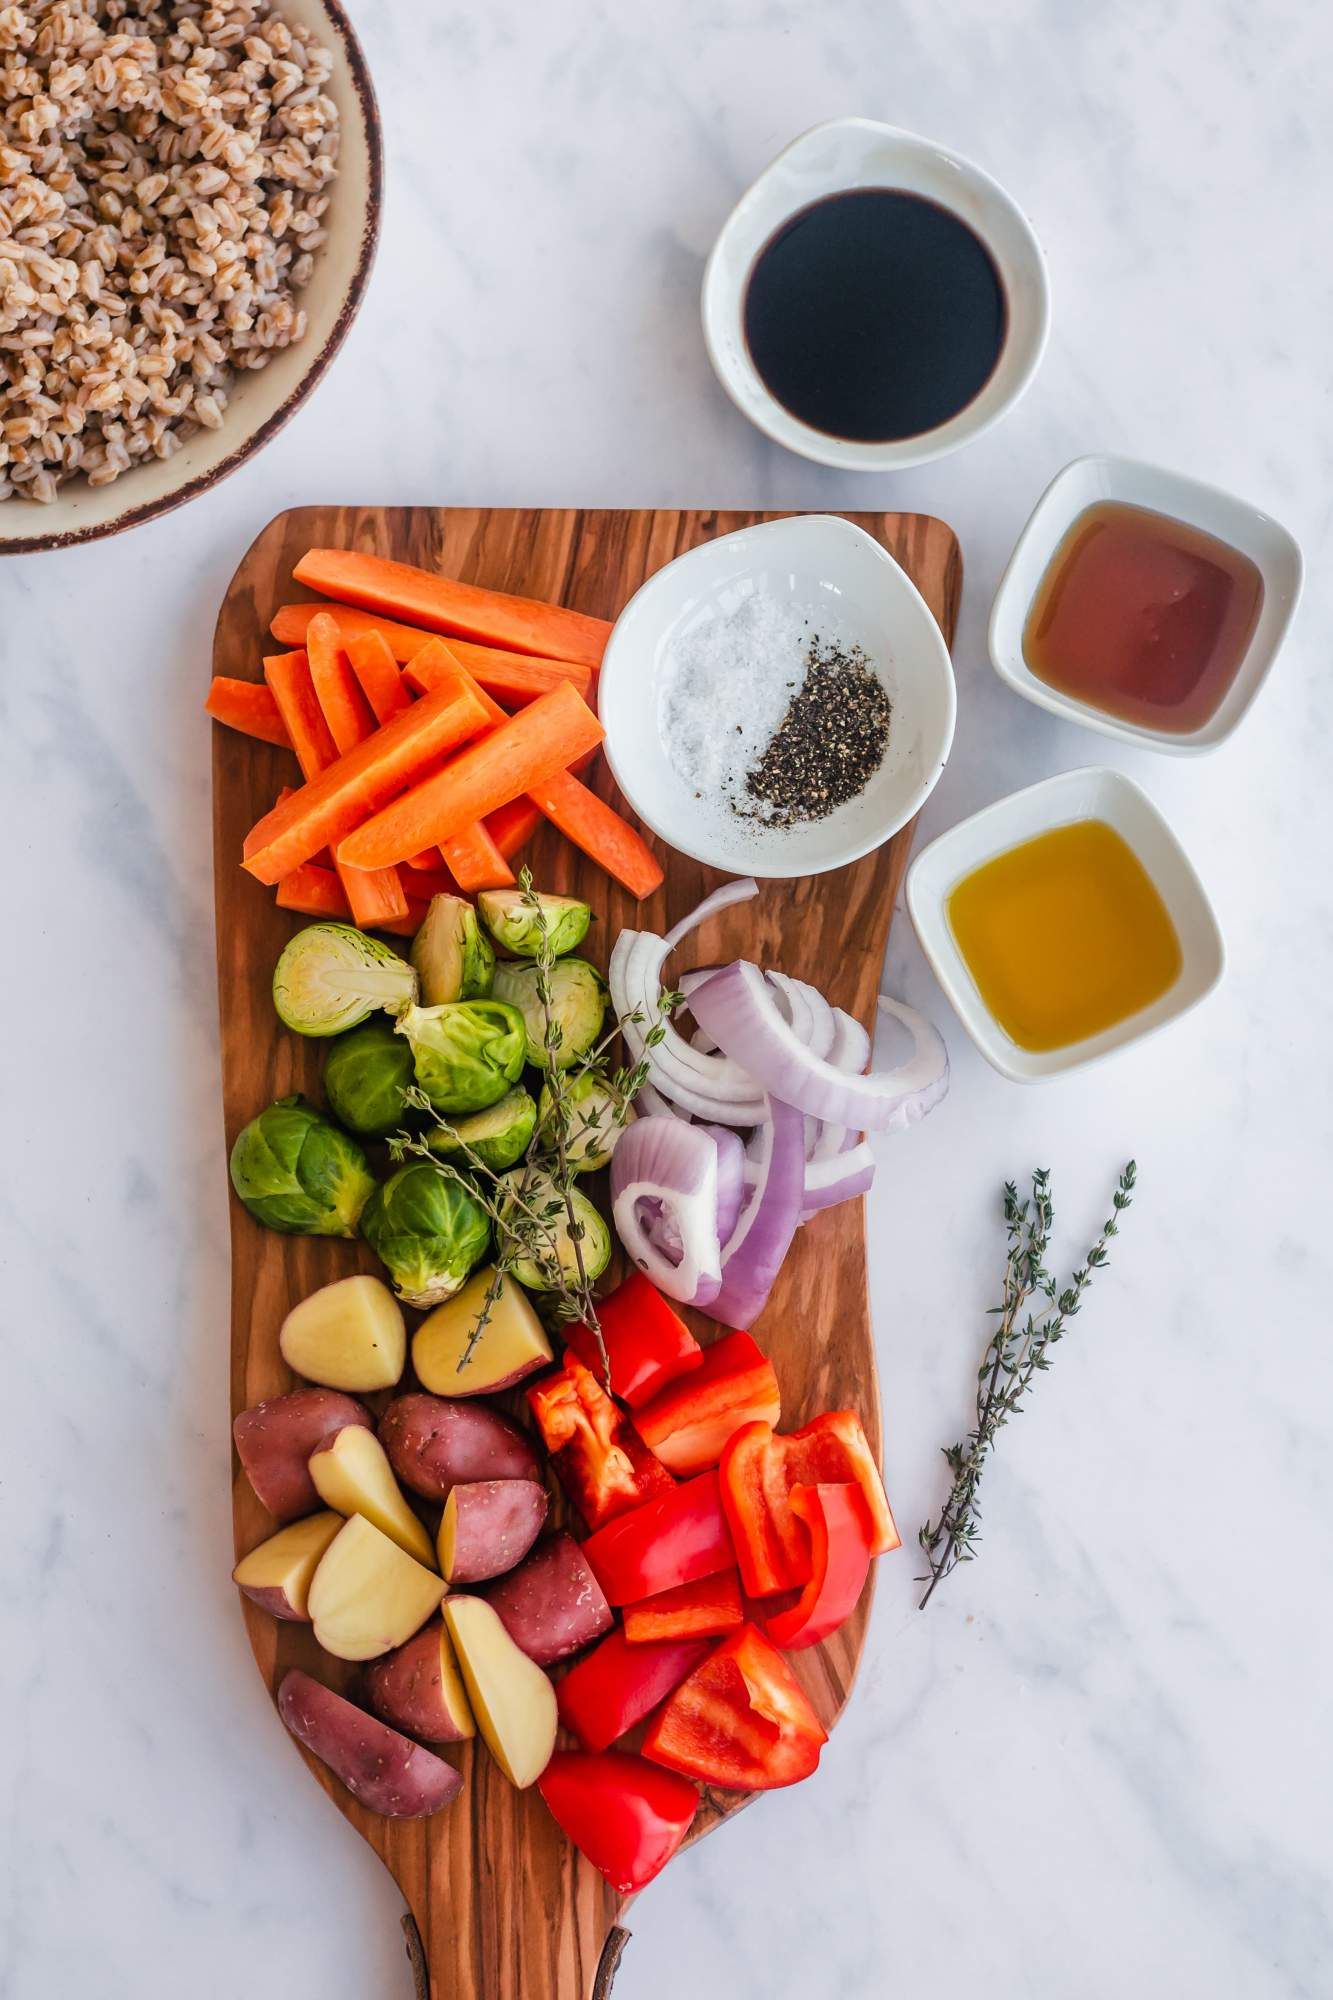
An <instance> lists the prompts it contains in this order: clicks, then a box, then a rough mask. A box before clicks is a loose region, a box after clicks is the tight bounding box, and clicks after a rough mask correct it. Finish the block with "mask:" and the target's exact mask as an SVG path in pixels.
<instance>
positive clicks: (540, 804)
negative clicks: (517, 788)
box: [528, 771, 662, 902]
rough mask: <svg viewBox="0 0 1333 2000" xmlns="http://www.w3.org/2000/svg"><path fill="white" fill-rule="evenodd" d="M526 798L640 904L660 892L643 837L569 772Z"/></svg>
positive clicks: (551, 778)
mask: <svg viewBox="0 0 1333 2000" xmlns="http://www.w3.org/2000/svg"><path fill="white" fill-rule="evenodd" d="M528 797H529V798H530V799H531V800H532V803H533V804H534V805H535V806H536V807H537V809H538V811H539V812H541V813H544V814H545V816H546V818H547V819H549V820H550V822H551V824H552V826H557V827H559V829H560V831H561V833H563V834H564V836H565V839H566V840H572V841H573V843H574V845H575V847H581V848H582V849H583V852H584V853H585V854H586V855H588V856H589V857H590V859H591V860H593V861H595V862H596V863H597V864H598V866H599V867H601V868H605V870H606V872H607V874H608V875H613V876H614V877H615V879H616V881H617V882H620V883H622V884H623V885H624V887H625V888H626V889H628V890H629V892H630V894H631V896H636V897H637V898H638V900H639V901H640V902H642V901H643V899H644V897H645V896H651V895H652V894H653V893H654V891H655V890H657V889H660V888H661V886H662V868H661V864H660V862H659V861H658V859H657V856H656V855H655V854H654V853H653V851H652V849H651V847H649V845H648V843H647V841H646V840H645V839H644V838H643V836H642V834H640V833H638V832H636V830H635V829H634V828H633V827H632V826H631V825H630V823H629V821H628V820H625V819H622V818H621V817H620V814H619V813H618V812H616V811H615V809H614V807H612V806H609V805H607V803H606V801H605V800H604V799H599V798H598V796H597V794H596V792H590V791H589V790H588V787H587V786H586V785H583V784H580V783H579V781H578V779H577V778H575V777H572V776H571V775H570V773H569V772H568V771H555V772H553V773H552V774H551V775H550V776H549V777H547V778H544V779H541V780H539V781H538V783H536V784H535V785H531V786H529V788H528Z"/></svg>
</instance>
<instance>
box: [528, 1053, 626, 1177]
mask: <svg viewBox="0 0 1333 2000" xmlns="http://www.w3.org/2000/svg"><path fill="white" fill-rule="evenodd" d="M564 1095H565V1105H566V1107H567V1109H566V1117H565V1160H566V1162H567V1164H568V1165H569V1166H571V1167H572V1168H573V1170H574V1172H575V1173H576V1174H591V1173H595V1172H596V1171H597V1169H598V1167H604V1166H605V1165H606V1163H607V1161H608V1160H609V1159H610V1157H611V1155H612V1153H614V1152H615V1150H616V1146H617V1145H618V1143H619V1141H620V1135H621V1133H622V1132H623V1131H624V1129H625V1126H626V1124H627V1123H628V1122H629V1120H630V1119H631V1118H632V1117H633V1116H634V1113H633V1111H632V1110H631V1109H630V1108H629V1106H628V1105H627V1104H626V1103H625V1101H624V1099H623V1098H622V1097H621V1096H620V1094H619V1092H618V1091H615V1090H612V1088H611V1086H610V1084H609V1083H608V1082H607V1081H606V1079H605V1078H604V1077H600V1076H594V1075H593V1073H592V1071H591V1070H586V1071H585V1072H584V1074H583V1075H582V1076H576V1077H575V1079H574V1081H573V1082H572V1083H571V1084H570V1085H569V1086H568V1088H567V1089H566V1091H565V1094H564ZM537 1118H538V1121H539V1123H540V1125H541V1127H542V1137H543V1140H544V1141H545V1142H546V1144H547V1146H548V1148H549V1147H550V1146H552V1145H554V1143H555V1131H554V1126H553V1122H552V1119H551V1086H550V1084H549V1083H544V1084H543V1085H542V1094H541V1101H540V1103H539V1104H538V1106H537Z"/></svg>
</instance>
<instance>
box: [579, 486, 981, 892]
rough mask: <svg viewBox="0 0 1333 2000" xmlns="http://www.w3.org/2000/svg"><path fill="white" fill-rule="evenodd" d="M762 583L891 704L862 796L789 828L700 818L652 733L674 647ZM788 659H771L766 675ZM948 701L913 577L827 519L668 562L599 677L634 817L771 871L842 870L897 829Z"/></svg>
mask: <svg viewBox="0 0 1333 2000" xmlns="http://www.w3.org/2000/svg"><path fill="white" fill-rule="evenodd" d="M760 589H764V590H769V591H772V592H774V593H775V594H777V595H780V596H783V597H785V598H787V599H789V600H790V602H791V603H792V604H794V605H795V606H796V607H797V608H798V609H799V610H800V611H801V612H802V613H803V614H804V615H805V616H806V617H807V618H808V619H809V620H810V623H811V626H812V628H813V629H814V630H816V631H818V632H820V633H821V634H822V635H824V636H825V637H834V638H837V639H839V640H840V641H842V642H843V643H844V644H850V643H855V644H858V645H860V646H861V647H862V648H863V649H864V651H865V653H866V655H867V657H868V659H869V660H871V661H872V662H873V664H874V666H875V668H876V670H877V671H878V673H879V674H880V676H881V678H882V679H883V681H884V684H885V686H886V687H887V689H888V692H889V698H890V700H891V701H892V703H893V716H892V722H891V725H890V730H889V746H888V751H887V754H886V756H885V759H884V762H883V764H882V765H881V766H880V768H879V770H878V771H877V772H876V773H875V775H874V777H873V778H872V779H871V780H870V783H869V784H868V785H867V786H866V788H865V790H864V791H863V792H862V793H861V794H860V795H859V796H858V797H857V798H855V799H851V800H849V801H848V802H847V804H846V805H844V806H840V807H839V808H838V809H837V810H836V811H835V812H832V813H830V814H829V816H828V818H827V819H822V820H812V821H809V822H807V823H805V824H804V825H800V826H794V827H789V828H769V827H764V826H762V825H760V824H759V823H757V822H755V821H752V820H741V819H737V820H735V821H734V822H732V821H730V820H728V819H727V818H726V816H725V813H724V812H719V813H718V814H717V816H716V818H714V816H713V815H712V814H710V813H707V812H701V810H700V805H699V801H698V799H697V798H696V797H695V794H694V791H693V789H692V787H691V786H690V785H689V784H688V783H687V782H686V780H685V779H684V778H682V777H681V776H680V774H679V772H678V771H676V769H675V768H674V766H673V765H672V764H671V762H670V760H669V758H668V756H667V753H666V750H665V748H664V747H663V743H662V738H661V733H660V731H659V728H658V698H659V690H660V687H661V679H662V672H663V667H664V664H665V662H666V659H667V655H668V653H669V651H670V649H671V646H672V644H673V642H674V641H675V640H676V639H678V638H679V637H682V636H684V635H685V634H686V633H688V632H691V631H693V630H696V629H697V628H698V626H699V625H701V624H702V623H703V622H705V621H706V620H709V619H715V618H724V617H727V616H728V615H729V614H730V613H731V612H733V611H734V610H735V609H736V608H737V606H738V605H739V604H740V603H741V602H742V601H743V599H744V598H745V597H747V596H748V595H750V593H751V592H753V591H756V590H760ZM792 664H793V662H791V661H790V660H788V661H777V660H775V661H774V665H773V671H774V673H775V674H778V673H787V672H790V669H791V666H792ZM955 706H956V701H955V692H954V678H953V667H952V666H951V664H950V661H949V649H948V647H947V646H946V645H945V643H944V635H943V634H942V633H941V631H940V628H939V626H938V625H937V624H936V623H935V620H934V618H933V617H932V616H931V614H930V612H929V610H928V609H927V607H926V604H925V602H924V600H923V599H922V597H921V596H920V594H919V592H918V591H917V589H916V587H915V585H914V584H913V583H912V581H911V579H910V578H909V577H908V576H907V574H906V572H905V571H904V570H902V569H901V568H900V567H899V565H898V564H897V563H896V562H895V561H894V559H893V557H892V556H891V555H890V554H889V552H888V550H887V549H884V548H882V547H881V546H880V544H879V543H878V542H877V541H875V540H874V538H873V537H872V536H870V535H868V534H866V533H865V531H864V529H862V528H858V527H856V526H855V525H854V524H853V523H852V522H851V521H844V520H842V519H841V518H840V517H839V516H838V515H836V514H796V515H791V516H789V517H788V518H787V519H785V520H781V521H766V522H762V523H760V524H759V525H758V526H757V527H753V528H741V529H738V530H737V532H736V533H735V534H731V535H722V536H720V537H719V538H718V539H717V540H716V541H712V542H704V543H702V544H701V545H700V546H699V547H698V548H695V549H690V550H689V551H688V552H687V553H686V554H685V555H683V556H677V558H676V560H675V561H674V562H671V563H668V564H667V566H666V568H665V569H660V570H658V572H657V574H656V575H655V576H652V577H649V579H648V581H647V583H645V584H643V585H642V586H641V588H640V589H639V590H638V591H637V592H636V593H635V595H634V596H633V597H632V598H631V599H630V601H629V603H628V604H627V605H626V606H625V609H624V610H623V611H622V612H621V614H620V617H619V618H618V619H617V621H616V625H615V629H614V631H613V632H612V634H611V638H610V641H609V642H608V645H607V648H606V654H605V657H604V659H603V661H602V669H601V675H600V679H599V682H598V708H599V711H600V714H601V718H602V722H603V725H604V727H605V729H606V744H605V749H606V756H607V761H608V763H609V764H610V766H611V770H612V773H613V774H614V776H615V780H616V783H617V784H618V785H619V786H620V789H621V791H622V792H623V793H624V794H625V797H626V798H627V799H628V800H629V803H630V804H631V806H633V808H634V810H635V812H636V813H637V814H638V815H639V817H640V819H642V820H644V821H645V822H646V823H647V824H648V825H649V826H650V827H651V828H652V830H653V832H654V833H656V834H658V835H660V837H661V838H662V839H663V840H665V841H667V842H668V843H669V844H670V845H671V846H672V847H675V848H678V849H679V850H680V852H681V853H682V854H688V855H691V856H692V857H693V858H694V860H696V861H702V862H704V863H705V864H706V865H707V866H708V867H710V868H719V869H723V870H725V871H727V872H728V873H731V874H736V875H763V876H773V877H780V878H782V877H791V876H798V875H819V874H823V873H824V872H825V871H827V870H828V869H830V868H841V867H843V866H845V864H846V863H847V862H849V861H856V860H859V858H860V857H861V855H863V854H868V853H869V852H870V851H871V849H872V848H875V847H878V846H880V844H881V843H882V842H883V841H885V840H887V839H888V838H889V836H890V834H894V833H896V832H897V831H898V829H899V828H900V827H902V826H905V825H906V824H907V822H908V820H910V819H911V818H912V817H913V816H914V814H916V813H918V812H919V811H920V810H921V807H922V806H923V805H924V804H925V802H926V800H927V799H928V798H929V796H930V794H931V792H932V791H933V790H934V788H935V784H936V782H937V780H938V778H939V775H940V772H941V771H942V770H943V769H944V764H945V760H946V758H947V757H948V755H949V747H950V745H951V743H952V742H953V729H954V714H955Z"/></svg>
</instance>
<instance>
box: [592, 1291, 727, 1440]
mask: <svg viewBox="0 0 1333 2000" xmlns="http://www.w3.org/2000/svg"><path fill="white" fill-rule="evenodd" d="M597 1321H598V1324H599V1326H600V1327H601V1329H602V1339H603V1340H604V1341H605V1343H606V1358H607V1360H608V1362H609V1363H610V1367H611V1392H612V1394H613V1395H616V1396H619V1398H620V1400H621V1402H622V1403H628V1404H629V1406H630V1408H631V1409H632V1410H637V1409H638V1408H639V1407H640V1405H641V1404H643V1403H647V1402H649V1401H651V1399H652V1398H653V1397H654V1396H655V1395H657V1393H658V1391H659V1390H661V1389H665V1387H666V1385H667V1383H668V1382H674V1381H675V1379H676V1377H677V1376H678V1375H684V1374H686V1373H687V1372H688V1371H689V1370H690V1369H692V1368H698V1367H699V1366H700V1365H701V1363H702V1361H703V1358H704V1351H703V1349H702V1347H700V1345H699V1343H698V1341H697V1340H696V1339H695V1337H694V1335H693V1334H692V1333H691V1332H690V1329H689V1328H688V1327H687V1326H686V1324H685V1322H684V1320H683V1319H681V1317H680V1315H679V1314H678V1313H674V1312H673V1311H672V1310H671V1307H670V1306H669V1305H668V1304H667V1302H666V1300H665V1299H664V1298H663V1297H662V1294H661V1293H660V1292H659V1291H656V1290H654V1288H653V1286H652V1285H650V1284H649V1282H648V1280H647V1279H646V1278H645V1277H644V1275H643V1273H642V1271H634V1272H632V1273H631V1275H630V1276H629V1277H628V1278H626V1280H625V1282H624V1284H623V1285H617V1286H616V1289H615V1290H614V1291H613V1292H609V1293H608V1294H607V1296H606V1297H605V1298H604V1299H598V1301H597ZM565 1346H566V1348H567V1349H568V1348H571V1347H572V1348H573V1350H574V1352H575V1354H576V1355H577V1356H578V1358H579V1360H580V1361H581V1362H582V1363H583V1365H584V1366H585V1368H591V1369H592V1372H593V1374H594V1375H595V1376H596V1377H597V1379H598V1381H599V1382H600V1381H601V1379H602V1357H601V1354H600V1352H599V1351H598V1347H597V1337H596V1335H595V1334H594V1333H593V1331H592V1329H591V1327H587V1326H571V1327H570V1328H569V1329H568V1330H567V1332H566V1334H565Z"/></svg>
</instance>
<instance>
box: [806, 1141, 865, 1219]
mask: <svg viewBox="0 0 1333 2000" xmlns="http://www.w3.org/2000/svg"><path fill="white" fill-rule="evenodd" d="M850 1136H851V1137H852V1144H851V1145H850V1146H849V1147H848V1148H847V1150H846V1151H844V1152H840V1153H834V1154H831V1155H830V1156H829V1157H828V1158H827V1159H822V1160H807V1161H806V1163H805V1196H804V1200H803V1201H802V1204H801V1220H802V1221H803V1222H804V1221H805V1220H806V1218H807V1217H809V1216H811V1215H815V1214H817V1213H818V1212H819V1210H820V1209H821V1208H836V1207H837V1205H838V1203H839V1202H840V1201H851V1200H853V1199H854V1198H855V1196H857V1195H858V1194H869V1192H870V1186H871V1183H872V1182H873V1180H874V1178H875V1156H874V1154H873V1153H872V1152H871V1150H870V1147H869V1146H868V1145H867V1143H866V1141H865V1140H864V1139H862V1140H860V1141H859V1142H858V1141H857V1140H856V1138H855V1135H850Z"/></svg>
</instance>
